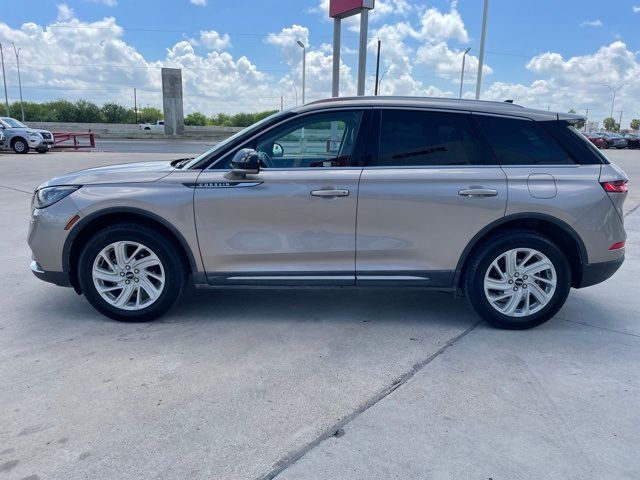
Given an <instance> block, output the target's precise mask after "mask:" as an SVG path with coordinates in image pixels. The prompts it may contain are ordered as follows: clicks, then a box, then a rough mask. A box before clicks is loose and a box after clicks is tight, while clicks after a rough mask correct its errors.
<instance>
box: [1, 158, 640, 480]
mask: <svg viewBox="0 0 640 480" xmlns="http://www.w3.org/2000/svg"><path fill="white" fill-rule="evenodd" d="M185 150H187V149H186V148H185ZM183 153H188V151H187V152H183ZM607 154H610V155H611V156H612V157H613V156H615V158H614V160H615V161H616V162H617V163H618V164H620V165H621V166H622V167H623V168H625V170H626V171H627V172H628V173H629V174H630V175H631V177H632V183H631V197H630V201H629V203H628V204H627V211H631V210H633V208H635V207H637V206H638V205H640V200H639V197H638V196H637V193H635V190H634V188H635V187H634V185H635V183H636V182H635V179H636V178H640V171H639V170H640V154H638V153H637V152H629V151H624V152H617V151H612V152H610V153H609V152H607ZM178 156H179V155H178ZM176 157H177V156H176V155H175V154H171V153H169V154H167V153H151V154H140V153H126V154H123V153H52V154H47V155H27V156H18V155H11V154H1V155H0V166H1V167H2V171H3V174H2V176H1V177H0V205H2V211H3V215H1V216H0V231H1V232H2V235H0V262H1V264H2V268H3V270H4V275H3V276H2V277H0V303H1V304H2V309H1V310H0V378H2V388H1V389H0V405H2V407H3V408H2V409H1V410H0V479H4V478H7V479H18V480H20V479H26V478H30V480H35V479H36V478H40V479H42V480H44V479H65V480H66V479H81V478H100V479H110V478H114V479H134V478H135V479H139V478H157V479H183V478H193V479H201V478H202V479H205V478H207V479H217V478H220V479H253V478H269V477H273V476H278V478H287V479H301V478H304V479H314V478H340V479H342V478H345V479H349V478H354V479H355V478H433V479H441V478H442V479H449V478H451V479H454V478H455V479H465V478H484V479H486V478H493V479H495V480H497V479H502V478H505V479H512V478H549V479H551V478H553V479H555V478H581V479H584V478H594V479H596V478H597V479H602V478H612V479H613V478H616V479H619V478H629V479H632V478H638V476H640V461H639V460H638V459H637V458H636V457H637V455H636V452H637V448H638V446H640V434H639V433H638V432H640V428H638V427H640V425H639V423H640V422H639V420H638V418H639V417H638V415H637V412H638V410H639V409H640V395H638V393H639V390H640V381H639V380H640V378H638V377H639V376H640V374H639V371H638V368H637V365H638V363H639V361H640V343H639V342H640V327H639V326H638V322H637V312H638V311H639V310H640V299H638V297H637V295H635V289H634V286H637V280H636V278H637V275H638V273H639V272H640V263H639V258H638V254H637V253H636V252H637V251H638V244H639V243H640V213H639V212H638V211H636V212H634V213H631V214H630V215H629V216H628V217H627V226H628V230H629V234H630V239H629V249H628V260H627V262H626V263H625V265H624V266H623V269H622V270H621V271H620V272H619V273H618V274H616V276H615V277H613V278H612V279H611V280H609V281H608V282H606V283H604V284H602V285H599V286H596V287H592V288H589V289H585V290H580V291H576V290H574V291H572V294H571V296H570V298H569V301H568V302H567V305H566V306H565V307H564V308H563V310H562V311H561V312H560V314H559V315H558V316H557V317H556V318H555V319H554V320H552V321H550V322H549V323H547V324H545V325H543V326H542V327H540V328H537V329H534V330H530V331H526V332H505V331H500V330H494V329H491V328H489V327H486V326H485V325H484V324H478V319H477V317H476V316H475V314H474V313H473V311H472V310H471V308H470V307H469V306H468V305H467V303H466V301H464V300H456V299H454V298H452V297H450V296H447V295H444V294H438V293H425V292H421V291H397V290H387V291H384V290H349V289H330V290H303V291H300V290H287V289H284V290H223V291H196V292H190V293H189V294H188V295H187V296H186V297H185V298H183V300H182V301H181V302H180V304H179V305H178V306H177V308H176V309H174V310H173V311H172V312H171V313H170V314H169V315H167V316H166V317H163V319H162V320H161V321H159V322H156V323H151V324H122V323H116V322H112V321H110V320H107V319H105V318H103V317H101V316H99V315H98V314H96V313H95V312H94V311H93V309H92V308H91V307H90V306H89V305H88V304H87V302H86V301H85V300H84V298H82V297H78V296H76V295H75V293H73V292H72V291H71V290H68V289H61V288H58V287H55V286H51V285H47V284H44V283H42V282H39V281H38V280H36V279H35V278H34V277H33V276H32V275H31V273H30V272H29V271H28V263H29V250H28V247H27V245H26V242H25V236H26V229H27V222H28V216H29V202H30V192H31V191H32V190H33V188H35V187H36V186H37V185H38V184H40V183H41V182H42V181H45V180H46V179H47V178H49V177H51V176H54V175H58V174H60V173H63V172H65V171H71V170H77V169H79V168H85V167H89V166H97V165H103V164H108V163H115V162H121V161H139V160H151V159H159V158H167V159H168V158H176ZM334 435H335V436H334Z"/></svg>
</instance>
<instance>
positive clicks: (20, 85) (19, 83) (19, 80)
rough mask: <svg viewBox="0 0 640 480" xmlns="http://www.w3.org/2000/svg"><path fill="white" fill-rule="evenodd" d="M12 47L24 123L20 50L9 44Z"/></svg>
mask: <svg viewBox="0 0 640 480" xmlns="http://www.w3.org/2000/svg"><path fill="white" fill-rule="evenodd" d="M11 45H13V51H14V52H15V54H16V64H17V65H18V88H19V89H20V110H22V121H23V122H24V103H23V102H22V80H21V79H20V50H21V49H20V48H18V49H17V50H16V44H15V43H13V42H11Z"/></svg>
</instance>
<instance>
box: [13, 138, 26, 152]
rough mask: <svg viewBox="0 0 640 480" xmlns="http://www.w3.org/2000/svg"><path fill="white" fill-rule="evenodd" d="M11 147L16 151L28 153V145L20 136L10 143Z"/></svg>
mask: <svg viewBox="0 0 640 480" xmlns="http://www.w3.org/2000/svg"><path fill="white" fill-rule="evenodd" d="M12 147H13V151H14V152H16V153H29V145H28V144H27V142H26V140H23V139H22V138H16V139H15V140H14V141H13V143H12Z"/></svg>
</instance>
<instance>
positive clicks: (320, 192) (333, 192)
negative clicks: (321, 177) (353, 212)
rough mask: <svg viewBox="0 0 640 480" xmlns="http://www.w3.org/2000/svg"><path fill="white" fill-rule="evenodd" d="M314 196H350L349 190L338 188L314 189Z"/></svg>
mask: <svg viewBox="0 0 640 480" xmlns="http://www.w3.org/2000/svg"><path fill="white" fill-rule="evenodd" d="M311 196H312V197H324V198H333V197H348V196H349V190H338V189H327V190H312V191H311Z"/></svg>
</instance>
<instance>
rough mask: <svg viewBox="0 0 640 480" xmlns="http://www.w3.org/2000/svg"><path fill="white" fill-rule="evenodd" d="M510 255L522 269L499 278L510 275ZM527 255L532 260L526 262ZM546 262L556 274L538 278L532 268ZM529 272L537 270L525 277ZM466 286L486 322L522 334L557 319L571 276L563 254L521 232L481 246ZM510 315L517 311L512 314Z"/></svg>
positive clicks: (539, 237) (545, 240)
mask: <svg viewBox="0 0 640 480" xmlns="http://www.w3.org/2000/svg"><path fill="white" fill-rule="evenodd" d="M508 252H516V256H515V259H516V264H517V263H518V259H519V261H520V264H519V265H518V266H517V269H516V270H515V271H513V270H512V271H511V273H512V274H511V275H509V274H508V273H507V274H505V275H504V277H502V278H501V276H500V274H499V271H500V270H502V271H505V270H507V269H506V268H505V267H506V261H507V258H509V257H508V255H509V253H508ZM529 253H531V254H532V257H531V258H530V259H528V260H526V257H527V255H528V254H529ZM511 258H513V257H511ZM546 260H548V261H549V262H550V264H551V265H552V268H546V269H545V270H543V271H540V272H538V273H535V268H534V267H533V266H534V264H536V263H537V262H541V261H546ZM494 262H496V263H494ZM523 262H524V263H523ZM539 265H541V264H539ZM527 268H528V269H529V270H531V268H534V272H533V273H532V272H531V271H530V272H527ZM527 273H528V275H527ZM518 274H519V275H518ZM534 274H535V276H534ZM527 277H529V278H527ZM465 280H466V282H465V287H466V288H465V290H466V292H467V295H468V297H469V300H470V301H471V304H472V305H473V308H474V309H475V311H476V312H477V313H478V314H479V315H480V316H481V317H482V318H484V319H485V320H486V321H487V322H489V323H490V324H492V325H494V326H496V327H499V328H505V329H510V330H523V329H527V328H532V327H536V326H538V325H541V324H542V323H544V322H546V321H547V320H549V319H550V318H552V317H553V316H554V315H555V314H556V313H558V311H559V310H560V308H561V307H562V306H563V305H564V303H565V301H566V300H567V296H568V295H569V290H570V289H571V270H570V268H569V262H568V261H567V258H566V256H565V255H564V253H563V252H562V250H560V248H558V247H557V246H556V245H555V244H554V243H553V242H552V241H551V240H549V239H548V238H547V237H545V236H543V235H540V234H538V233H535V232H531V231H527V230H517V231H511V232H508V233H505V234H502V235H500V236H498V237H495V238H493V239H490V240H489V241H487V242H486V243H485V244H484V245H483V246H481V247H480V249H479V250H478V251H477V253H476V254H475V255H474V258H473V259H472V260H471V264H470V266H469V268H468V269H467V275H466V279H465ZM554 281H555V285H553V282H554ZM491 286H500V287H501V288H497V289H492V288H491ZM502 287H504V288H502ZM516 290H517V293H516ZM509 295H511V296H509ZM490 296H491V297H492V300H493V302H492V301H490V299H489V297H490ZM505 296H506V298H504V299H502V298H501V297H505ZM539 298H544V299H545V302H542V301H539V300H538V299H539ZM509 302H512V303H509ZM514 304H515V305H514ZM511 309H515V310H514V311H513V312H510V310H511ZM528 312H530V313H528Z"/></svg>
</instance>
